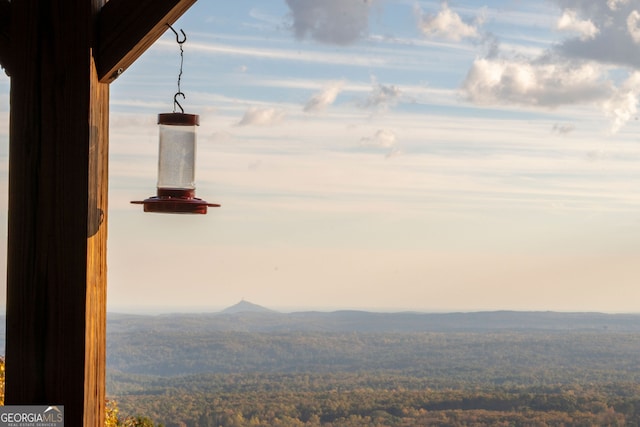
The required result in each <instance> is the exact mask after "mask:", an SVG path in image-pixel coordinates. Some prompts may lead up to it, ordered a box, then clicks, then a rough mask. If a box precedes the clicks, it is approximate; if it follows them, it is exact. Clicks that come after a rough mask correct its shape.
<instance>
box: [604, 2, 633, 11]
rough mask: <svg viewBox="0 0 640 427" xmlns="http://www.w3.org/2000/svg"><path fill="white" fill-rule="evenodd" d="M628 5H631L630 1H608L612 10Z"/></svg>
mask: <svg viewBox="0 0 640 427" xmlns="http://www.w3.org/2000/svg"><path fill="white" fill-rule="evenodd" d="M627 3H629V0H607V6H609V9H611V10H617V9H618V5H620V4H627Z"/></svg>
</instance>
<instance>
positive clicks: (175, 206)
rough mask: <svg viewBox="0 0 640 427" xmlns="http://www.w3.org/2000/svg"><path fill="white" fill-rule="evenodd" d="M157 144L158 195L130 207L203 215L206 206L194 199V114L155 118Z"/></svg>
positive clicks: (195, 123)
mask: <svg viewBox="0 0 640 427" xmlns="http://www.w3.org/2000/svg"><path fill="white" fill-rule="evenodd" d="M158 124H159V125H160V144H159V153H158V186H157V195H156V196H155V197H150V198H148V199H146V200H143V201H133V202H131V203H134V204H141V205H144V211H145V212H159V213H184V214H206V213H207V207H218V206H220V205H218V204H214V203H207V202H206V201H204V200H202V199H198V198H197V197H195V195H196V186H195V163H196V126H198V125H199V124H200V117H199V116H198V115H197V114H185V113H165V114H159V115H158Z"/></svg>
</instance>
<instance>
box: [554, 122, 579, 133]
mask: <svg viewBox="0 0 640 427" xmlns="http://www.w3.org/2000/svg"><path fill="white" fill-rule="evenodd" d="M575 128H576V127H575V126H574V125H571V124H560V123H555V124H554V125H553V127H552V128H551V131H552V132H554V133H557V134H558V135H568V134H570V133H571V132H573V131H574V130H575Z"/></svg>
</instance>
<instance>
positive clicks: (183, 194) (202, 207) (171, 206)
mask: <svg viewBox="0 0 640 427" xmlns="http://www.w3.org/2000/svg"><path fill="white" fill-rule="evenodd" d="M194 196H195V190H191V189H186V190H183V189H162V188H159V189H158V195H157V196H155V197H149V198H148V199H145V200H142V201H137V200H136V201H132V202H131V203H133V204H134V205H144V211H145V212H154V213H174V214H206V213H207V207H212V208H217V207H220V205H219V204H216V203H208V202H206V201H204V200H202V199H198V198H197V197H194Z"/></svg>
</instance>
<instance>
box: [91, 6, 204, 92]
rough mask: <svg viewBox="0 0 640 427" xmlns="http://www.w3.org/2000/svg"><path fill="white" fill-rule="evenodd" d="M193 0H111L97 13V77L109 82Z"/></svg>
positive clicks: (150, 43)
mask: <svg viewBox="0 0 640 427" xmlns="http://www.w3.org/2000/svg"><path fill="white" fill-rule="evenodd" d="M195 2H196V0H110V1H109V2H108V3H107V4H106V5H105V6H104V7H103V8H102V11H101V12H100V14H99V19H98V20H99V23H98V54H97V55H96V58H97V65H98V78H99V80H100V81H101V82H111V81H113V80H114V79H116V78H117V77H118V76H119V75H120V74H122V72H124V70H126V69H127V68H128V67H129V66H130V65H131V64H133V62H135V60H136V59H138V57H139V56H140V55H142V54H143V53H144V52H145V51H146V50H147V49H148V48H149V47H150V46H151V45H152V44H153V43H154V42H155V41H156V40H157V39H158V38H160V36H161V35H162V34H163V33H164V32H165V31H166V30H167V29H168V27H167V24H173V23H174V22H175V21H176V20H177V19H178V18H179V17H180V16H182V14H183V13H184V12H186V11H187V9H189V7H191V6H192V5H193V4H194V3H195Z"/></svg>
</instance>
